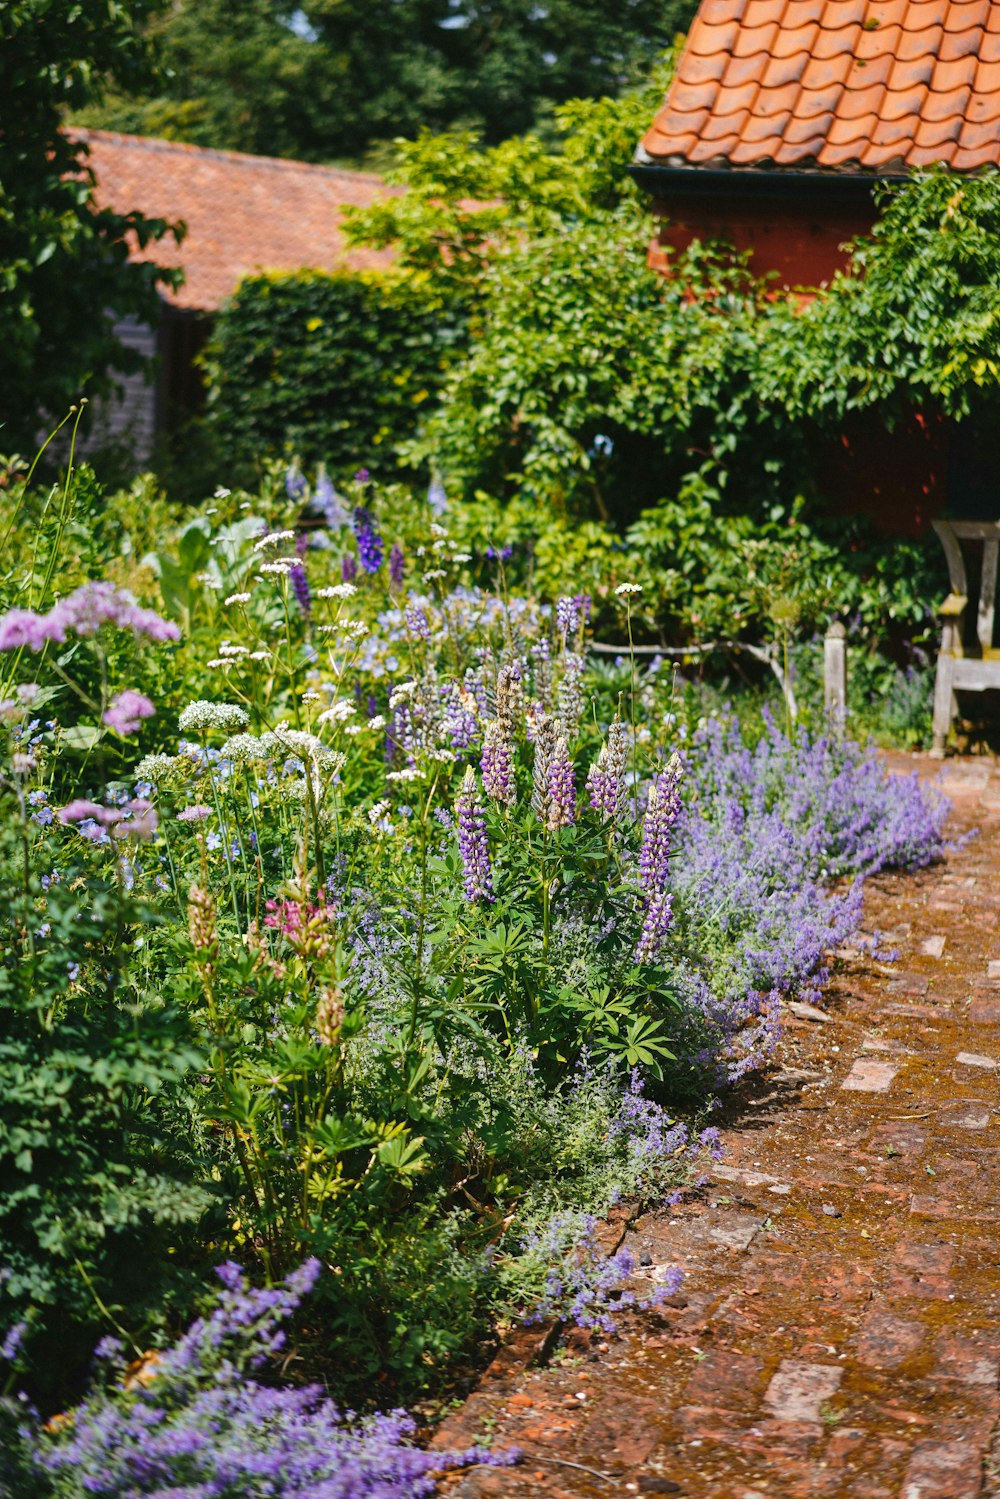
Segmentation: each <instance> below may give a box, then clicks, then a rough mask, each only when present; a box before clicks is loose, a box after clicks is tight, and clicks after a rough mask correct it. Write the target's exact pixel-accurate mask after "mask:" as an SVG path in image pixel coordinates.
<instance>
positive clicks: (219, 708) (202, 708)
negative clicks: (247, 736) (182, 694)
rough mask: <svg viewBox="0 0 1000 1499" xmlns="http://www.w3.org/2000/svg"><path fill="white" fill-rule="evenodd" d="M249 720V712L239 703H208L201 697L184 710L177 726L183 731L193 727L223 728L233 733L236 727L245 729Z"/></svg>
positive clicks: (224, 730)
mask: <svg viewBox="0 0 1000 1499" xmlns="http://www.w3.org/2000/svg"><path fill="white" fill-rule="evenodd" d="M249 722H250V715H249V713H247V711H246V709H245V708H241V707H239V705H238V704H237V703H208V702H205V701H204V700H203V699H199V700H198V701H197V702H195V703H188V705H187V707H186V708H184V709H183V710H182V712H181V716H180V718H179V719H178V721H177V726H178V728H179V729H180V730H181V732H182V733H187V732H188V731H189V730H192V729H194V730H198V729H222V730H223V732H224V733H228V734H231V733H232V732H233V731H234V730H235V729H245V728H246V726H247V724H248V723H249Z"/></svg>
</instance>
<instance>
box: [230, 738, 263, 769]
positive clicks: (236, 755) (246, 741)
mask: <svg viewBox="0 0 1000 1499" xmlns="http://www.w3.org/2000/svg"><path fill="white" fill-rule="evenodd" d="M220 753H221V755H222V757H223V759H225V760H232V761H233V763H234V764H236V765H249V764H252V763H253V761H255V760H263V759H265V758H266V757H265V755H264V751H263V750H262V748H261V743H260V740H259V739H257V738H256V737H255V736H254V735H253V734H234V735H233V737H232V738H231V739H227V740H226V742H225V744H224V745H223V746H222V749H221V751H220Z"/></svg>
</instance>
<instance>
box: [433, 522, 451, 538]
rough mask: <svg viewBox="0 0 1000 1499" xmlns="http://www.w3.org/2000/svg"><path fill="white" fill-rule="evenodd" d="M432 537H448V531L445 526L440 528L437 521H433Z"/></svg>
mask: <svg viewBox="0 0 1000 1499" xmlns="http://www.w3.org/2000/svg"><path fill="white" fill-rule="evenodd" d="M431 535H432V536H447V535H448V532H447V530H446V529H445V527H444V526H439V525H438V523H437V521H434V520H432V521H431Z"/></svg>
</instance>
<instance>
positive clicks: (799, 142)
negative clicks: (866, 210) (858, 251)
mask: <svg viewBox="0 0 1000 1499" xmlns="http://www.w3.org/2000/svg"><path fill="white" fill-rule="evenodd" d="M638 160H639V161H652V162H655V163H665V164H669V165H676V166H691V165H702V164H709V165H714V166H729V167H793V168H799V169H800V170H808V169H810V168H826V169H836V170H844V169H847V170H853V171H862V172H870V173H876V172H884V171H886V170H898V169H906V168H911V167H928V166H930V165H932V163H934V162H944V163H946V164H947V165H948V166H949V167H951V168H953V169H954V170H956V171H973V170H974V169H975V168H977V167H982V166H987V165H989V166H997V165H1000V0H882V3H881V4H880V3H877V0H702V4H701V7H700V9H699V11H698V15H697V18H696V19H695V21H694V24H693V25H692V27H691V31H690V34H689V36H688V39H687V45H686V46H685V48H684V53H683V56H682V57H681V60H680V64H679V66H678V69H677V74H676V77H675V78H674V82H673V84H672V85H671V88H670V91H669V93H668V94H667V98H666V102H665V104H664V106H663V109H662V110H661V111H660V113H659V114H658V115H657V117H656V119H655V121H654V122H653V125H652V127H651V128H650V130H649V132H648V134H647V135H646V137H645V139H644V141H643V143H642V147H640V151H639V157H638Z"/></svg>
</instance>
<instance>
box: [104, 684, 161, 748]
mask: <svg viewBox="0 0 1000 1499" xmlns="http://www.w3.org/2000/svg"><path fill="white" fill-rule="evenodd" d="M155 712H156V709H155V707H154V706H153V704H152V702H151V701H150V699H149V698H148V697H146V695H145V694H144V693H142V692H134V691H133V690H132V688H131V687H126V688H125V691H124V692H119V694H118V696H117V697H115V698H112V700H111V702H110V703H109V705H108V707H107V708H106V709H105V711H104V713H103V714H102V715H101V716H102V720H103V722H104V723H106V724H107V726H108V728H109V729H114V731H115V733H116V734H121V735H122V737H123V738H125V737H126V736H127V735H129V734H135V733H137V732H138V730H139V728H140V727H141V725H142V721H143V719H144V718H152V717H153V715H154V714H155Z"/></svg>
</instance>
